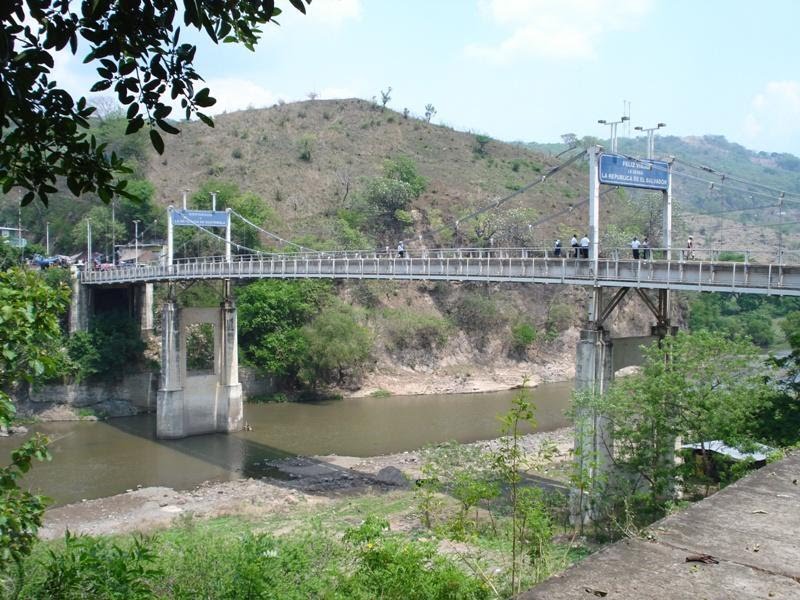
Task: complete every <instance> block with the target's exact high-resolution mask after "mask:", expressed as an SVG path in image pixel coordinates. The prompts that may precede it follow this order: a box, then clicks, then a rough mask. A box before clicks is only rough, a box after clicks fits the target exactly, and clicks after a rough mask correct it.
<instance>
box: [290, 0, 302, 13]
mask: <svg viewBox="0 0 800 600" xmlns="http://www.w3.org/2000/svg"><path fill="white" fill-rule="evenodd" d="M289 2H291V3H292V6H294V7H295V8H296V9H297V10H299V11H300V12H301V13H303V14H306V6H305V4H303V0H289Z"/></svg>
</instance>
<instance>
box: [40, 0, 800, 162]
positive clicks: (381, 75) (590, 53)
mask: <svg viewBox="0 0 800 600" xmlns="http://www.w3.org/2000/svg"><path fill="white" fill-rule="evenodd" d="M278 6H282V7H283V8H284V9H285V11H284V14H283V15H281V17H280V18H279V19H278V20H279V21H280V26H279V27H278V26H274V25H269V26H267V27H265V28H264V35H263V38H262V41H261V42H260V44H259V45H258V47H257V48H256V51H255V52H250V51H248V50H246V49H244V48H242V47H236V46H233V45H221V46H215V45H214V44H212V43H211V42H210V41H208V40H207V38H204V37H203V36H201V35H199V34H195V35H193V36H192V38H191V39H192V40H193V41H196V43H197V44H198V51H197V59H196V67H197V70H198V72H199V73H201V74H202V75H203V76H204V78H205V79H206V81H207V83H208V85H209V87H210V88H211V91H212V96H214V97H216V98H217V100H218V103H217V105H216V106H215V107H214V109H213V110H212V111H210V112H212V113H215V112H216V113H218V112H222V111H233V110H239V109H244V108H248V107H255V108H260V107H266V106H270V105H272V104H274V103H276V102H277V101H278V100H285V101H287V102H288V101H294V100H305V99H307V97H308V94H309V93H311V92H314V93H316V94H318V95H319V98H322V99H331V98H349V97H358V98H365V99H370V98H372V97H376V98H378V99H380V97H381V91H382V90H387V89H388V88H389V87H390V86H391V92H390V96H391V99H390V101H389V104H388V106H389V107H390V108H393V109H395V110H398V111H402V110H403V109H404V108H408V109H409V110H410V111H411V113H412V114H416V115H422V114H423V113H424V112H425V105H426V104H429V103H430V104H433V105H434V106H435V107H436V110H437V114H436V115H435V116H434V118H433V122H434V123H443V124H446V125H449V126H452V127H455V128H456V129H459V130H465V131H474V132H476V133H482V134H486V135H489V136H491V137H494V138H497V139H502V140H507V141H512V140H522V141H536V142H543V143H544V142H558V141H560V136H561V135H562V134H565V133H575V134H577V135H578V136H579V137H582V136H584V135H592V136H597V137H600V138H607V137H608V135H609V127H608V126H607V125H600V124H598V123H597V121H598V120H599V119H605V120H607V121H614V120H619V119H620V117H621V116H622V115H623V114H625V113H626V112H628V111H629V114H630V118H631V120H630V125H631V127H630V133H631V135H635V134H637V133H638V132H636V131H635V130H633V127H634V126H637V125H639V126H643V127H652V126H655V125H656V124H657V123H659V122H663V123H666V125H667V127H666V128H665V129H662V130H661V131H660V132H659V133H662V132H663V134H665V135H678V136H689V135H705V134H714V135H724V136H725V137H726V138H727V139H728V140H730V141H733V142H737V143H739V144H742V145H744V146H746V147H748V148H751V149H754V150H764V151H768V152H791V153H793V154H795V155H800V41H799V40H798V37H800V36H798V24H800V2H798V1H797V0H761V1H760V2H754V1H752V0H702V1H700V0H403V1H401V2H400V1H396V0H313V2H312V4H311V5H310V6H309V7H308V13H307V14H306V15H305V16H304V15H301V14H300V13H299V12H297V11H296V10H294V9H293V8H292V7H291V6H290V5H289V3H288V2H287V0H278ZM80 62H81V61H80V57H60V59H59V61H58V64H57V69H56V75H57V79H58V80H59V82H60V83H62V84H65V85H66V87H67V88H68V89H70V90H71V91H75V92H78V91H80V92H81V93H85V91H86V90H87V89H88V88H89V87H90V86H91V83H92V82H93V81H94V79H93V78H92V72H91V71H87V70H86V68H85V67H81V65H80ZM628 107H629V108H628ZM619 133H620V135H627V134H628V129H627V128H625V129H623V128H620V130H619ZM656 146H657V142H656Z"/></svg>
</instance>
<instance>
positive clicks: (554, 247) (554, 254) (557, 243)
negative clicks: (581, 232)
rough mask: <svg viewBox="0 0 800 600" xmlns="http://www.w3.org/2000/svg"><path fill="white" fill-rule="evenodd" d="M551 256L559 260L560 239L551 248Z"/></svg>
mask: <svg viewBox="0 0 800 600" xmlns="http://www.w3.org/2000/svg"><path fill="white" fill-rule="evenodd" d="M553 256H555V257H556V258H561V239H560V238H559V239H557V240H556V243H555V246H553Z"/></svg>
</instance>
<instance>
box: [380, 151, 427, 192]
mask: <svg viewBox="0 0 800 600" xmlns="http://www.w3.org/2000/svg"><path fill="white" fill-rule="evenodd" d="M383 176H384V177H386V178H387V179H397V180H398V181H402V182H404V183H407V184H408V185H409V186H411V193H412V194H413V196H414V198H419V197H420V196H421V195H422V193H423V192H424V191H425V189H426V188H427V187H428V180H427V179H425V178H424V177H423V176H422V175H420V174H419V173H418V172H417V164H416V163H415V162H414V160H413V159H411V158H409V157H408V156H402V155H400V156H395V157H394V158H388V159H386V160H385V161H384V163H383Z"/></svg>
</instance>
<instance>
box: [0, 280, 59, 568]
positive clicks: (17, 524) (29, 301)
mask: <svg viewBox="0 0 800 600" xmlns="http://www.w3.org/2000/svg"><path fill="white" fill-rule="evenodd" d="M68 302H69V290H68V289H67V288H66V287H64V286H59V287H51V286H50V285H48V284H47V283H46V282H45V281H44V279H43V278H41V277H40V276H39V274H38V273H37V272H35V271H28V270H22V269H10V270H8V271H5V272H2V273H0V427H7V426H8V425H9V424H10V423H11V420H12V419H13V417H14V413H15V408H14V405H13V404H12V403H11V400H10V398H9V396H8V394H7V393H6V390H8V389H9V388H11V387H12V386H14V385H19V384H22V383H27V384H31V383H35V382H36V381H38V380H41V379H47V378H49V377H54V376H55V375H57V374H59V373H61V372H63V370H64V367H65V365H66V358H65V355H64V351H63V348H62V345H61V328H60V320H59V318H60V315H61V314H62V313H63V312H64V310H66V307H67V305H68ZM34 459H37V460H45V459H49V454H48V451H47V439H46V438H45V437H43V436H41V435H36V436H34V437H33V438H31V439H30V440H28V441H27V442H25V443H24V444H23V445H22V446H20V447H19V448H17V449H16V450H14V451H13V452H12V453H11V462H10V464H9V465H8V466H6V467H2V468H0V575H3V574H5V572H6V569H7V568H8V567H9V566H10V565H11V564H16V566H17V568H18V569H20V568H21V561H22V559H23V558H24V557H25V556H26V555H27V554H28V553H29V552H30V550H31V548H32V546H33V544H34V542H35V541H36V532H37V530H38V528H39V526H40V525H41V523H42V515H43V514H44V508H45V499H44V498H43V497H42V496H38V495H35V494H31V493H30V492H28V491H25V490H23V489H21V488H20V486H19V479H20V478H21V477H22V475H24V474H25V473H27V472H28V470H29V469H30V468H31V463H32V462H33V460H34Z"/></svg>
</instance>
